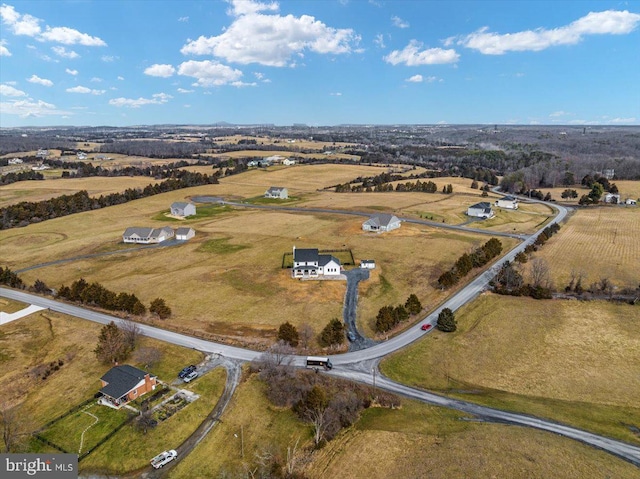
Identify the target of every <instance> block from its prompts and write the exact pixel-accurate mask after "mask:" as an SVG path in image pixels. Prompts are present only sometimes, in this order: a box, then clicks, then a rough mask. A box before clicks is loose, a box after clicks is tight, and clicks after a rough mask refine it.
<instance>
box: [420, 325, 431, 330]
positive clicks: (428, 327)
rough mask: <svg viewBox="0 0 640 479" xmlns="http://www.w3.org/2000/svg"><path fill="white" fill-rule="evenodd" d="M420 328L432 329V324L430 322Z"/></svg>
mask: <svg viewBox="0 0 640 479" xmlns="http://www.w3.org/2000/svg"><path fill="white" fill-rule="evenodd" d="M420 329H422V330H423V331H427V330H428V329H431V325H430V324H423V325H422V327H421V328H420Z"/></svg>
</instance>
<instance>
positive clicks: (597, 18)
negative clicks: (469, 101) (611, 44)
mask: <svg viewBox="0 0 640 479" xmlns="http://www.w3.org/2000/svg"><path fill="white" fill-rule="evenodd" d="M638 23H640V15H639V14H637V13H631V12H629V11H627V10H624V11H619V10H606V11H604V12H589V13H588V14H587V15H585V16H584V17H581V18H579V19H578V20H576V21H575V22H571V23H570V24H569V25H565V26H563V27H559V28H554V29H551V30H547V29H545V28H537V29H535V30H525V31H522V32H515V33H506V34H499V33H492V32H489V31H488V27H484V28H481V29H480V30H478V31H476V32H474V33H471V34H469V35H466V36H462V37H458V38H455V37H452V38H449V39H447V40H446V42H449V43H451V42H452V41H454V40H455V41H457V44H458V45H463V46H465V47H467V48H472V49H474V50H478V51H479V52H480V53H483V54H485V55H502V54H504V53H507V52H514V51H540V50H544V49H546V48H550V47H554V46H558V45H575V44H576V43H579V42H580V41H581V40H582V39H583V38H584V37H585V36H587V35H624V34H627V33H630V32H631V31H633V30H634V29H635V28H636V27H637V25H638ZM446 42H445V45H446Z"/></svg>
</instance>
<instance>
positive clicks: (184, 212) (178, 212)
mask: <svg viewBox="0 0 640 479" xmlns="http://www.w3.org/2000/svg"><path fill="white" fill-rule="evenodd" d="M171 214H172V215H173V216H180V217H182V218H186V217H187V216H193V215H195V214H196V205H194V204H193V203H184V202H181V201H176V202H175V203H173V204H172V205H171Z"/></svg>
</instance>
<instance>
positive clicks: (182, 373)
mask: <svg viewBox="0 0 640 479" xmlns="http://www.w3.org/2000/svg"><path fill="white" fill-rule="evenodd" d="M195 370H196V366H195V365H194V364H192V365H190V366H187V367H186V368H184V369H183V370H182V371H180V372H179V373H178V377H179V378H180V379H184V377H185V376H186V375H187V374H190V373H192V372H193V371H195Z"/></svg>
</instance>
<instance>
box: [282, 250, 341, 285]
mask: <svg viewBox="0 0 640 479" xmlns="http://www.w3.org/2000/svg"><path fill="white" fill-rule="evenodd" d="M341 272H342V267H341V266H340V260H339V259H338V258H336V257H335V256H332V255H330V254H320V253H319V251H318V249H317V248H296V247H295V246H294V247H293V272H292V276H293V277H294V278H305V279H308V278H320V277H336V276H339V275H340V274H341Z"/></svg>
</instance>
